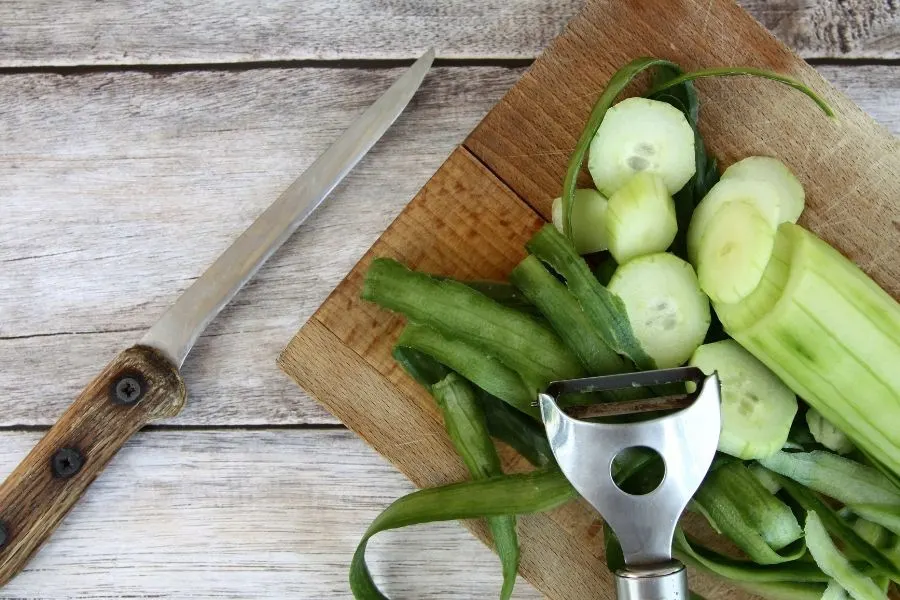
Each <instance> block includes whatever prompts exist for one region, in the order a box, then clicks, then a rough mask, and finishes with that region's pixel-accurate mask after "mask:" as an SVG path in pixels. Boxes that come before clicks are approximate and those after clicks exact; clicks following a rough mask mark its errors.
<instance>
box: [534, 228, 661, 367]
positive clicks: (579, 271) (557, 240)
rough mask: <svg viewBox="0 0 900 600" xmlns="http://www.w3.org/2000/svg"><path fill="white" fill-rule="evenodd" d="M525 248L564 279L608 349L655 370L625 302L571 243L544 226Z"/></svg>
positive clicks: (552, 229) (641, 365)
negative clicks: (607, 286)
mask: <svg viewBox="0 0 900 600" xmlns="http://www.w3.org/2000/svg"><path fill="white" fill-rule="evenodd" d="M526 247H527V248H528V251H529V252H531V253H532V254H534V255H535V256H536V257H538V258H539V259H541V260H542V261H543V262H545V263H547V264H548V265H550V267H551V268H552V269H553V270H554V271H556V272H557V273H559V274H560V275H562V276H563V278H564V279H565V280H566V283H567V285H568V288H569V291H570V292H571V293H572V295H573V296H574V297H575V299H576V300H577V301H578V304H579V305H580V306H581V310H582V311H584V314H585V316H586V317H587V319H588V321H589V322H590V324H591V326H592V328H593V330H594V331H596V332H597V334H598V335H599V336H600V338H601V339H602V340H603V342H604V343H605V344H606V345H607V346H608V347H610V348H611V349H613V350H614V351H615V352H617V353H618V354H621V355H624V356H627V357H628V358H629V359H630V360H631V361H632V362H633V363H634V364H635V365H636V366H637V367H638V369H639V370H641V371H646V370H650V369H655V368H656V365H655V364H654V362H653V359H652V358H650V356H649V355H648V354H647V353H646V352H644V349H643V348H641V344H640V342H638V339H637V337H635V335H634V330H633V329H632V328H631V323H630V322H629V321H628V313H627V312H626V310H625V305H624V304H623V303H622V300H621V299H619V297H618V296H616V295H615V294H613V293H612V292H610V291H609V290H608V289H606V288H605V287H604V286H603V285H601V284H600V282H599V281H597V278H596V277H594V274H593V273H592V272H591V270H590V268H589V267H588V265H587V263H586V262H584V259H583V258H581V256H579V255H578V253H577V252H576V251H575V248H574V246H572V243H571V242H570V241H569V240H568V239H566V238H565V237H564V236H563V235H562V234H561V233H559V231H557V230H556V227H554V226H553V225H551V224H547V225H544V227H542V228H541V229H540V230H539V231H538V232H537V233H535V234H534V236H533V237H532V238H531V240H529V242H528V243H527V244H526Z"/></svg>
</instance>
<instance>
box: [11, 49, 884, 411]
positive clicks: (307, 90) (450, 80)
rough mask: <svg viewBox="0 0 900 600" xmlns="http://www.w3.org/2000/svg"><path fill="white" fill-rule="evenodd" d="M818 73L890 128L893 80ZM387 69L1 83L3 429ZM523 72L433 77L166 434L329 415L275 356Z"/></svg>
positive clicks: (226, 328)
mask: <svg viewBox="0 0 900 600" xmlns="http://www.w3.org/2000/svg"><path fill="white" fill-rule="evenodd" d="M819 71H820V72H821V73H822V74H823V75H825V76H826V77H827V78H828V79H829V80H831V81H832V82H833V83H834V84H835V85H836V86H838V87H839V88H841V89H843V90H845V91H846V92H847V93H848V94H849V95H850V96H851V97H852V98H853V99H854V100H856V101H857V102H859V103H860V104H861V105H862V106H863V107H864V108H865V109H866V110H868V111H869V112H870V113H871V114H872V115H874V116H875V117H876V118H877V119H879V120H880V121H881V122H882V123H884V124H885V125H886V126H887V127H888V128H889V129H890V130H891V131H892V132H894V133H898V132H900V104H898V103H896V102H894V101H893V96H894V95H895V93H896V90H897V88H898V87H900V72H898V71H897V69H895V68H892V67H887V66H867V67H859V68H847V67H820V69H819ZM398 72H399V71H398V70H373V71H370V70H330V69H298V70H287V69H271V70H267V69H263V70H253V71H248V72H235V73H231V72H228V73H204V72H189V73H178V74H172V75H168V76H165V77H152V76H150V75H146V74H141V73H97V74H89V75H80V76H78V77H61V76H59V75H54V74H47V73H40V74H21V75H3V76H0V197H2V198H3V218H2V219H0V239H3V243H2V244H0V263H2V267H0V364H3V365H5V366H6V367H7V368H4V369H2V370H0V396H2V397H3V398H6V399H7V403H6V405H5V407H4V410H3V411H2V413H0V426H10V425H47V424H49V423H52V422H53V420H54V419H55V418H56V417H57V416H58V415H59V414H60V413H61V412H62V411H63V409H64V408H65V407H66V406H67V405H68V403H69V402H70V400H71V399H72V398H74V396H75V394H76V393H77V392H78V391H79V390H80V389H81V387H82V386H83V385H84V384H85V383H87V382H88V381H89V380H90V379H91V378H92V377H93V376H94V375H96V374H97V372H98V371H99V369H100V368H101V367H102V366H103V365H104V364H106V362H107V361H109V360H110V359H111V358H112V357H113V356H115V354H116V352H117V351H118V350H120V349H122V348H125V347H126V346H127V345H129V344H130V343H132V342H134V341H135V340H136V339H137V338H138V337H139V335H140V332H141V331H143V330H144V329H145V328H146V327H148V326H149V325H150V323H151V322H152V321H153V319H155V318H156V317H157V316H158V315H160V314H161V313H162V311H163V310H164V309H165V307H166V306H167V305H168V303H169V302H171V301H172V300H173V299H174V298H175V296H176V294H177V293H178V292H180V291H181V290H182V289H184V288H185V287H187V285H189V283H190V282H191V281H192V279H193V278H194V277H196V276H197V275H198V274H199V273H200V272H201V271H202V269H204V268H205V267H206V266H207V265H208V264H209V262H210V261H211V260H212V259H213V258H214V257H215V256H216V254H217V253H218V252H220V251H221V250H222V249H223V248H224V247H225V246H226V245H227V244H228V243H229V242H230V241H231V240H232V239H234V237H235V236H237V235H238V233H239V232H240V231H241V230H242V229H243V228H244V227H246V225H248V224H249V222H250V221H251V219H252V218H253V217H254V216H255V215H256V214H257V213H258V212H259V211H260V210H262V208H263V207H264V206H266V204H267V203H268V202H270V201H271V199H272V198H273V197H274V196H275V194H277V193H278V192H279V191H280V190H281V189H282V188H283V187H284V186H285V185H287V184H288V182H289V181H290V180H291V179H292V178H293V177H294V176H296V175H297V174H298V173H299V172H300V171H301V170H302V169H303V168H304V167H305V166H306V165H308V164H309V163H310V162H311V161H312V160H313V158H314V156H315V155H316V153H317V152H319V151H321V150H322V149H324V148H325V147H326V146H327V144H328V143H329V142H330V141H331V140H332V139H333V138H334V137H335V136H337V135H339V133H340V132H341V131H342V129H343V127H345V126H346V125H347V124H348V123H349V122H350V121H351V120H352V118H353V116H354V115H355V114H357V113H358V111H360V110H362V108H363V107H364V106H365V105H366V103H367V102H369V101H371V100H372V99H374V98H375V97H377V95H378V93H379V91H380V90H382V89H384V88H385V87H386V86H387V85H389V83H390V81H391V79H392V78H393V77H395V76H396V74H397V73H398ZM523 72H524V70H523V69H503V68H494V67H478V68H475V67H468V68H438V69H435V71H434V73H433V74H431V75H429V78H428V80H427V81H426V83H425V86H424V87H423V89H422V90H421V92H420V94H421V95H420V96H419V97H417V99H416V100H415V101H414V104H413V106H411V107H410V109H409V110H408V111H407V112H406V113H405V114H404V115H403V117H401V119H400V121H399V122H398V123H397V124H396V125H395V129H392V130H391V131H390V132H389V133H388V137H387V138H386V139H385V140H384V141H383V142H382V143H381V144H379V145H378V146H376V147H375V149H374V150H373V152H372V154H371V155H370V156H369V157H367V158H366V159H365V160H364V161H363V162H362V164H360V165H359V166H358V167H357V169H356V170H354V171H353V172H352V173H351V174H350V176H349V178H348V180H347V182H346V183H345V184H344V185H343V186H341V187H340V188H339V189H338V190H337V191H336V192H335V194H334V196H333V197H332V198H331V200H330V201H329V203H328V204H327V205H326V206H325V207H323V208H322V209H321V212H320V213H319V214H317V215H316V217H315V218H314V219H313V220H312V221H311V222H310V223H308V224H307V225H306V226H304V228H303V230H302V232H301V233H300V234H299V235H297V236H296V237H295V238H294V239H292V240H291V241H290V242H288V245H287V247H286V248H284V249H283V250H282V252H280V253H279V254H277V255H276V256H275V257H274V258H273V260H272V261H271V262H270V263H269V264H268V265H267V266H266V267H265V268H264V269H263V271H262V272H261V273H260V274H259V276H258V278H257V279H256V280H255V281H254V282H252V283H251V284H250V286H249V287H248V289H246V290H244V291H243V292H242V293H241V294H240V295H239V296H238V298H237V300H236V303H235V304H234V305H231V306H229V307H228V308H226V310H225V313H224V314H223V315H222V316H221V317H220V318H219V319H217V320H216V321H215V322H214V323H213V325H212V329H211V330H210V331H209V332H208V334H207V335H206V336H204V337H203V338H201V340H200V343H199V345H198V347H197V349H196V350H195V353H194V354H192V356H191V357H189V359H188V362H187V364H186V365H185V380H186V382H187V385H188V395H189V402H188V406H187V409H186V410H185V412H184V413H183V414H182V415H181V416H180V417H178V419H176V420H175V421H173V423H180V424H230V425H236V424H265V423H282V424H291V423H293V424H296V423H333V422H335V420H334V418H333V417H331V416H330V415H328V414H327V413H326V411H324V410H322V409H321V408H320V407H319V405H318V404H316V403H314V402H311V401H309V399H308V398H307V397H306V395H305V394H302V393H300V392H298V391H297V389H296V386H294V385H293V384H292V383H291V382H290V381H289V380H287V379H286V378H284V377H283V376H281V374H280V373H278V372H276V368H275V365H274V361H273V357H274V356H275V355H277V353H278V352H279V351H280V350H281V349H282V348H283V347H284V344H285V341H286V340H288V339H290V337H291V335H292V334H293V333H294V332H295V331H296V329H297V327H299V325H300V324H301V323H302V322H304V321H305V319H306V318H307V317H308V316H309V315H310V314H312V312H313V311H314V310H315V308H316V307H317V306H318V305H319V304H320V303H321V302H322V301H323V300H324V299H325V297H326V296H327V295H328V293H329V291H330V290H331V289H333V288H334V286H335V285H337V283H338V282H339V281H340V280H341V278H342V277H343V276H344V274H345V273H346V272H347V271H348V270H350V268H351V267H352V266H353V264H354V263H355V262H356V260H358V258H359V257H360V256H362V254H363V253H364V252H365V249H366V248H368V247H369V246H370V245H371V243H372V242H373V241H374V240H375V239H376V237H377V236H378V234H379V233H380V232H381V231H382V230H383V229H384V227H385V226H386V225H387V224H388V223H389V222H390V220H391V219H392V218H393V217H394V216H395V215H397V214H398V213H399V212H400V210H401V209H402V207H403V205H404V204H406V202H407V201H408V199H409V198H410V197H411V196H412V195H413V194H414V193H415V191H416V190H417V189H418V188H419V187H420V186H421V185H422V184H423V183H425V181H426V180H427V178H428V176H429V174H430V173H431V172H433V170H434V169H436V168H437V167H438V166H439V164H440V162H441V160H443V158H444V157H445V156H446V155H447V153H449V151H450V149H451V148H452V147H453V145H454V144H456V143H458V142H459V141H460V140H462V139H463V137H464V135H465V132H466V131H467V130H468V129H469V128H471V127H472V126H474V125H475V123H476V122H477V120H478V118H479V117H480V116H482V115H483V114H484V113H486V112H487V110H488V109H489V108H490V106H491V104H492V103H493V102H495V101H496V100H498V99H499V98H500V97H501V96H502V95H503V93H504V92H505V91H506V90H507V89H508V88H509V87H511V86H512V85H513V84H514V83H515V81H516V79H517V78H518V77H519V76H520V75H521V74H522V73H523ZM349 90H353V91H352V93H351V92H350V91H349ZM335 99H337V100H338V101H335ZM401 140H402V141H401ZM563 151H564V153H568V148H564V149H563ZM61 198H64V200H65V201H61ZM116 232H121V233H122V235H124V236H126V238H127V240H128V243H127V245H123V244H122V243H121V241H120V239H119V238H117V237H116V236H115V235H114V233H116Z"/></svg>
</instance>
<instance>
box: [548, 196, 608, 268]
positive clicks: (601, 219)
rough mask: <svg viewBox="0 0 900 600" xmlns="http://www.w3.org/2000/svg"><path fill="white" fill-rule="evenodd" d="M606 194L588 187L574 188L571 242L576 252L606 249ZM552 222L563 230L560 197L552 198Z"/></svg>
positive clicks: (559, 229) (584, 252)
mask: <svg viewBox="0 0 900 600" xmlns="http://www.w3.org/2000/svg"><path fill="white" fill-rule="evenodd" d="M606 208H607V203H606V196H604V195H603V194H601V193H600V192H598V191H597V190H593V189H590V188H583V189H580V190H575V203H574V204H573V205H572V243H573V244H574V245H575V249H576V250H577V251H578V254H591V253H592V252H600V251H601V250H606V248H607V242H606ZM551 212H552V213H553V224H554V225H555V226H556V229H557V230H558V231H559V232H560V233H564V231H563V222H562V216H563V215H562V198H556V199H554V200H553V207H552V211H551Z"/></svg>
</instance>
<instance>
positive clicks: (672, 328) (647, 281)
mask: <svg viewBox="0 0 900 600" xmlns="http://www.w3.org/2000/svg"><path fill="white" fill-rule="evenodd" d="M609 291H611V292H612V293H614V294H616V295H617V296H618V297H619V298H621V300H622V302H623V303H624V304H625V310H626V312H627V313H628V320H629V321H630V322H631V327H632V328H633V329H634V334H635V336H636V337H637V339H638V341H639V342H640V344H641V347H642V348H643V349H644V352H646V353H647V354H649V355H650V357H651V358H653V360H654V361H655V362H656V365H657V366H658V367H659V368H661V369H664V368H669V367H676V366H678V365H680V364H683V363H684V361H686V360H687V359H688V358H689V357H690V356H691V353H693V352H694V350H695V349H696V348H697V347H698V346H699V345H700V344H702V343H703V338H704V337H706V330H707V329H708V328H709V321H710V313H709V300H707V298H706V296H704V295H703V292H701V291H700V286H699V285H698V283H697V276H696V275H695V274H694V269H693V267H691V265H689V264H688V263H687V262H685V261H683V260H681V259H680V258H678V257H677V256H675V255H674V254H669V253H667V252H660V253H658V254H650V255H647V256H642V257H640V258H636V259H634V260H632V261H629V262H628V263H626V264H624V265H622V266H620V267H619V268H618V269H616V272H615V274H614V275H613V277H612V279H611V280H610V281H609Z"/></svg>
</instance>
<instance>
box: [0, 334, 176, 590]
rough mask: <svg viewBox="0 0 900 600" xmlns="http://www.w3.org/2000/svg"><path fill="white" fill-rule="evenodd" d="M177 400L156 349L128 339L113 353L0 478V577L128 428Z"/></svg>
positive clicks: (170, 408) (168, 410) (38, 539)
mask: <svg viewBox="0 0 900 600" xmlns="http://www.w3.org/2000/svg"><path fill="white" fill-rule="evenodd" d="M184 402H185V391H184V383H183V382H182V380H181V376H180V375H179V373H178V369H176V368H175V366H174V365H172V364H171V363H170V362H169V361H168V360H167V359H166V358H165V357H163V355H162V354H161V353H160V352H159V351H157V350H155V349H153V348H149V347H146V346H133V347H131V348H129V349H127V350H125V351H124V352H122V353H121V354H119V355H118V356H117V357H116V358H114V359H113V361H112V362H110V363H109V364H108V365H107V366H106V368H105V369H104V370H103V372H102V373H101V374H100V375H99V376H98V377H97V378H96V379H94V380H93V381H92V382H91V383H89V384H88V386H87V387H86V388H84V390H83V391H82V392H81V394H80V395H79V396H78V398H77V399H76V400H75V402H74V403H72V405H71V406H70V407H69V408H68V410H66V412H65V414H63V416H62V417H61V418H60V419H59V420H58V421H57V422H56V424H55V425H54V426H53V428H52V429H50V431H48V432H47V434H46V435H45V436H44V437H43V439H41V441H40V442H38V444H37V445H36V446H35V447H34V448H33V449H32V451H31V452H30V453H29V454H28V456H27V457H26V458H25V460H23V461H22V463H21V464H19V466H18V467H17V468H16V470H15V471H13V472H12V474H11V475H10V476H9V477H8V478H7V479H6V481H4V482H3V484H2V485H0V585H3V584H5V583H6V582H7V581H9V580H10V579H11V578H12V577H14V576H15V575H16V574H17V573H18V572H19V571H20V570H21V569H22V567H24V565H25V564H26V563H27V562H28V560H29V559H30V558H31V556H32V555H33V554H34V553H35V552H36V551H37V550H38V548H40V546H41V544H43V543H44V541H46V540H47V538H48V537H50V534H51V533H52V532H53V530H54V529H56V526H57V525H58V524H59V523H60V521H62V519H63V517H65V515H66V513H68V512H69V510H70V509H71V508H72V507H73V506H74V505H75V503H76V502H77V501H78V499H79V498H80V497H81V495H82V494H83V493H84V491H85V490H86V489H87V487H88V486H89V485H90V484H91V482H92V481H93V480H94V479H95V478H96V477H97V475H99V474H100V472H101V471H102V470H103V468H104V467H105V466H106V464H107V463H108V462H109V461H110V459H111V458H112V457H113V456H114V455H115V454H116V452H117V451H118V450H119V448H121V447H122V446H123V445H124V444H125V442H126V441H128V439H129V438H130V437H131V436H132V435H133V434H134V433H135V432H137V431H138V430H139V429H141V427H143V426H144V425H146V424H147V423H149V422H150V421H153V420H155V419H159V418H163V417H169V416H175V415H176V414H178V412H179V411H181V408H182V407H183V406H184Z"/></svg>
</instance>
